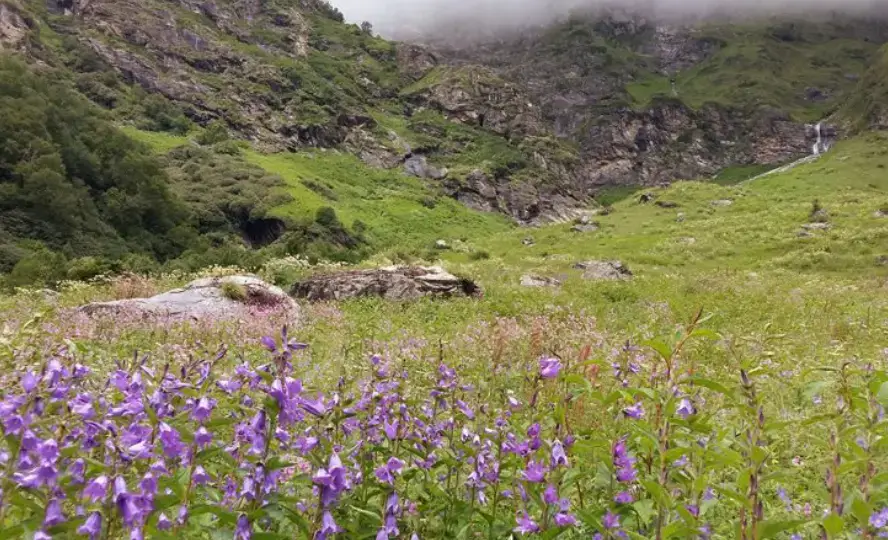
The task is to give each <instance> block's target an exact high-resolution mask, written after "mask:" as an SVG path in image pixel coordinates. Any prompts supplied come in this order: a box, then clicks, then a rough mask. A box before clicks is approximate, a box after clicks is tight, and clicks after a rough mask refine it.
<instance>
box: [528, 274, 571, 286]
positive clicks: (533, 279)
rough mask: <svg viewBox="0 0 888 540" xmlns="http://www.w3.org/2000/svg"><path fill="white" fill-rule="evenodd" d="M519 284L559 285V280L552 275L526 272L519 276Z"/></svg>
mask: <svg viewBox="0 0 888 540" xmlns="http://www.w3.org/2000/svg"><path fill="white" fill-rule="evenodd" d="M521 286H522V287H534V288H541V287H560V286H561V280H560V279H557V278H553V277H547V276H537V275H534V274H527V275H524V276H521Z"/></svg>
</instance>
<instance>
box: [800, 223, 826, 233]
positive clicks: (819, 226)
mask: <svg viewBox="0 0 888 540" xmlns="http://www.w3.org/2000/svg"><path fill="white" fill-rule="evenodd" d="M831 228H832V225H830V224H829V223H824V222H817V223H805V224H804V225H802V229H804V230H806V231H827V230H829V229H831Z"/></svg>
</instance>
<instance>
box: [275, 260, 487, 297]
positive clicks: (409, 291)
mask: <svg viewBox="0 0 888 540" xmlns="http://www.w3.org/2000/svg"><path fill="white" fill-rule="evenodd" d="M290 293H291V294H292V295H293V296H295V297H296V298H304V299H307V300H310V301H313V302H315V301H325V300H344V299H348V298H358V297H365V296H377V297H381V298H385V299H388V300H413V299H416V298H422V297H434V298H450V297H459V296H480V295H481V289H480V288H479V287H478V286H477V285H476V284H475V283H473V282H472V281H470V280H468V279H464V278H460V277H457V276H454V275H452V274H449V273H447V272H446V271H444V269H442V268H440V267H437V266H431V267H424V266H390V267H386V268H378V269H373V270H352V271H347V272H336V273H332V274H322V275H318V276H313V277H310V278H308V279H305V280H303V281H300V282H299V283H296V284H295V285H293V288H292V290H291V291H290Z"/></svg>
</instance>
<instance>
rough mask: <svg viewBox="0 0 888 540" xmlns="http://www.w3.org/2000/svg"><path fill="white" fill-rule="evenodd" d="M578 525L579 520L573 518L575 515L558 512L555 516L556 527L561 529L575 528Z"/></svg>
mask: <svg viewBox="0 0 888 540" xmlns="http://www.w3.org/2000/svg"><path fill="white" fill-rule="evenodd" d="M576 524H577V518H575V517H574V516H573V514H568V513H566V512H558V513H557V514H555V525H558V526H559V527H573V526H574V525H576Z"/></svg>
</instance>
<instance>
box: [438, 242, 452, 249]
mask: <svg viewBox="0 0 888 540" xmlns="http://www.w3.org/2000/svg"><path fill="white" fill-rule="evenodd" d="M435 249H441V250H444V249H450V244H448V243H447V241H446V240H438V241H437V242H435Z"/></svg>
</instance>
